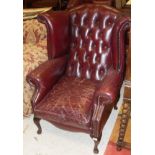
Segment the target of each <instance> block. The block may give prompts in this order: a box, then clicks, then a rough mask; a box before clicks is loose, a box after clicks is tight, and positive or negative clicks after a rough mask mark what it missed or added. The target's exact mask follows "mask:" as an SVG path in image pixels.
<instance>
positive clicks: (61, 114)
mask: <svg viewBox="0 0 155 155" xmlns="http://www.w3.org/2000/svg"><path fill="white" fill-rule="evenodd" d="M95 86H96V84H95V82H93V81H90V80H86V79H79V78H74V77H67V76H65V77H63V78H62V79H61V80H59V82H58V83H57V84H56V85H55V86H54V87H53V88H52V90H51V91H50V92H49V93H48V95H47V96H46V97H45V98H44V99H43V100H42V101H41V102H40V103H39V104H38V105H36V106H35V108H34V113H38V112H39V111H41V112H42V113H48V114H50V116H51V119H52V120H54V121H56V122H61V121H63V123H65V122H71V123H72V124H74V125H76V124H77V125H79V126H83V127H85V126H88V125H89V124H90V120H91V114H92V105H93V102H92V101H93V95H94V92H95Z"/></svg>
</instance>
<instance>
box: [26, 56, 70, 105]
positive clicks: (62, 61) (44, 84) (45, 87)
mask: <svg viewBox="0 0 155 155" xmlns="http://www.w3.org/2000/svg"><path fill="white" fill-rule="evenodd" d="M66 60H67V58H66V56H63V57H60V58H57V59H53V60H48V61H46V62H44V63H43V64H41V65H40V66H38V67H37V68H36V69H35V70H33V71H32V72H30V73H29V74H28V75H27V77H26V80H27V82H28V83H29V84H30V85H34V86H35V89H36V91H35V93H34V95H33V97H32V100H31V102H32V106H33V105H35V104H37V103H38V102H40V101H41V99H42V98H43V97H44V96H45V95H46V94H47V93H48V91H49V90H50V89H51V88H52V86H53V85H54V84H55V83H56V82H57V81H58V79H59V78H60V77H61V76H62V75H63V73H64V71H65V67H66V62H67V61H66Z"/></svg>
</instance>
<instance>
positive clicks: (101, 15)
mask: <svg viewBox="0 0 155 155" xmlns="http://www.w3.org/2000/svg"><path fill="white" fill-rule="evenodd" d="M70 18H71V19H70V20H71V25H72V26H71V39H70V40H71V43H70V61H69V65H68V75H70V76H77V77H83V78H86V79H92V80H103V78H104V76H105V73H106V72H107V71H108V69H109V68H110V67H111V66H113V60H112V54H111V53H112V52H113V51H112V46H111V42H112V40H111V39H112V30H113V27H114V24H115V23H116V21H117V18H118V14H117V12H116V11H113V10H108V9H106V8H104V9H103V8H102V7H99V6H98V8H97V9H94V8H93V5H92V7H89V8H85V9H84V8H83V7H81V8H80V9H78V10H77V11H76V12H75V11H73V13H71V16H70Z"/></svg>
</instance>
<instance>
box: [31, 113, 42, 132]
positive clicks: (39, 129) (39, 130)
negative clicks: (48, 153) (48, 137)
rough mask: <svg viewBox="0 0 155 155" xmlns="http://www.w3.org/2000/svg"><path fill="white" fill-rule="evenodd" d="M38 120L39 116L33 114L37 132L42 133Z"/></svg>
mask: <svg viewBox="0 0 155 155" xmlns="http://www.w3.org/2000/svg"><path fill="white" fill-rule="evenodd" d="M40 120H41V119H40V118H37V117H35V116H34V118H33V121H34V123H35V124H36V126H37V127H38V131H37V133H38V134H41V133H42V129H41V125H40Z"/></svg>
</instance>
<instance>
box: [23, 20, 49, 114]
mask: <svg viewBox="0 0 155 155" xmlns="http://www.w3.org/2000/svg"><path fill="white" fill-rule="evenodd" d="M23 29H24V31H23V35H24V36H23V42H24V46H23V51H24V52H23V62H24V63H23V65H24V66H23V68H24V72H23V78H24V79H23V87H24V88H23V89H24V90H23V93H24V94H23V95H24V101H23V115H24V116H29V115H30V114H31V113H32V107H31V102H30V100H31V97H32V95H33V92H34V87H32V86H30V85H29V84H28V83H27V82H26V75H27V74H28V73H29V72H30V71H32V70H33V69H35V68H36V67H37V66H38V65H39V64H41V63H43V62H44V61H46V60H47V39H46V38H47V32H46V27H45V25H44V24H42V23H39V22H38V21H37V20H36V19H32V20H26V21H24V23H23Z"/></svg>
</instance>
